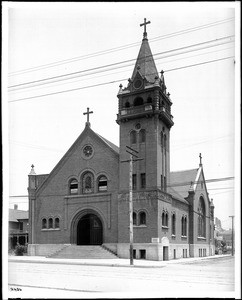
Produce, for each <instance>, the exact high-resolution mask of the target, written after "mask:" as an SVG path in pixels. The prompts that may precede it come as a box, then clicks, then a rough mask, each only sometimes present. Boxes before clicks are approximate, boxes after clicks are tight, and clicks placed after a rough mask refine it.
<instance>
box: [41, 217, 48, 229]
mask: <svg viewBox="0 0 242 300" xmlns="http://www.w3.org/2000/svg"><path fill="white" fill-rule="evenodd" d="M46 228H47V220H46V219H45V218H44V219H42V229H46Z"/></svg>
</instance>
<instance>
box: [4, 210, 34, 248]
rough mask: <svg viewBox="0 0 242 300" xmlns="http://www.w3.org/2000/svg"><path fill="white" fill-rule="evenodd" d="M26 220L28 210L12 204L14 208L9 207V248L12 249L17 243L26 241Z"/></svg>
mask: <svg viewBox="0 0 242 300" xmlns="http://www.w3.org/2000/svg"><path fill="white" fill-rule="evenodd" d="M28 222H29V212H28V211H24V210H18V206H17V205H14V209H9V223H8V224H9V241H8V249H9V250H11V249H14V248H15V246H16V245H17V244H18V243H19V244H20V245H26V244H27V243H28V229H29V223H28Z"/></svg>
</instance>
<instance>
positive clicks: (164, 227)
mask: <svg viewBox="0 0 242 300" xmlns="http://www.w3.org/2000/svg"><path fill="white" fill-rule="evenodd" d="M161 227H162V229H169V227H168V226H164V225H162V226H161Z"/></svg>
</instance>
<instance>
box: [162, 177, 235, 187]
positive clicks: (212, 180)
mask: <svg viewBox="0 0 242 300" xmlns="http://www.w3.org/2000/svg"><path fill="white" fill-rule="evenodd" d="M233 179H234V177H224V178H214V179H207V180H205V182H206V183H211V182H218V181H227V180H233ZM202 182H204V181H203V180H198V181H184V182H177V183H173V184H171V185H167V186H168V187H174V186H186V185H193V184H197V183H202Z"/></svg>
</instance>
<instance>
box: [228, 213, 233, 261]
mask: <svg viewBox="0 0 242 300" xmlns="http://www.w3.org/2000/svg"><path fill="white" fill-rule="evenodd" d="M229 217H230V218H232V238H231V240H232V256H233V255H234V216H229Z"/></svg>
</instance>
